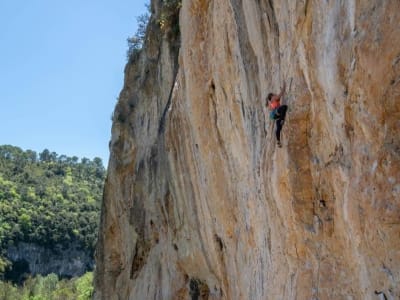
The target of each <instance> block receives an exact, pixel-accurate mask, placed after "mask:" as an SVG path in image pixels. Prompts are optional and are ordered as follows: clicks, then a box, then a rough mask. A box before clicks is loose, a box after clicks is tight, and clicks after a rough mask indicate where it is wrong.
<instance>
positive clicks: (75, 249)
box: [5, 242, 94, 282]
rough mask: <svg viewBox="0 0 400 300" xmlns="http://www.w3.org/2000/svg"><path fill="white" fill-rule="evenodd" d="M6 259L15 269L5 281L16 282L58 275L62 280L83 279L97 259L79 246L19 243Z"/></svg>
mask: <svg viewBox="0 0 400 300" xmlns="http://www.w3.org/2000/svg"><path fill="white" fill-rule="evenodd" d="M7 258H8V259H9V260H10V261H11V262H12V265H13V268H12V269H11V270H10V271H8V272H6V274H5V276H6V278H8V279H10V280H13V281H14V282H21V281H22V280H23V279H25V278H26V276H28V275H36V274H41V275H47V274H50V273H55V274H57V275H58V276H60V277H63V278H70V277H75V276H81V275H82V274H84V273H85V272H87V271H90V270H93V268H94V259H93V257H92V256H91V255H90V253H88V252H87V251H84V250H82V248H81V247H80V246H79V244H77V243H72V244H70V245H69V247H68V248H66V247H63V246H62V245H53V247H52V248H51V249H50V248H46V247H44V246H41V245H37V244H34V243H23V242H20V243H18V245H16V246H11V247H9V248H8V250H7Z"/></svg>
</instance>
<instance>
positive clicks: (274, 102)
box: [268, 97, 281, 110]
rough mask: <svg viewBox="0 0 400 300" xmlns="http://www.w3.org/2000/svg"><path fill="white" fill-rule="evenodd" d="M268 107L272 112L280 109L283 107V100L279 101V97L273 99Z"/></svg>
mask: <svg viewBox="0 0 400 300" xmlns="http://www.w3.org/2000/svg"><path fill="white" fill-rule="evenodd" d="M268 106H269V109H270V110H274V109H276V108H278V107H279V106H281V99H279V98H278V97H272V100H271V101H269V103H268Z"/></svg>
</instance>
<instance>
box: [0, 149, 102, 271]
mask: <svg viewBox="0 0 400 300" xmlns="http://www.w3.org/2000/svg"><path fill="white" fill-rule="evenodd" d="M104 179H105V168H104V166H103V163H102V160H101V159H100V158H94V159H93V160H90V159H87V158H82V159H81V160H80V159H79V158H78V157H76V156H74V157H68V156H65V155H58V154H57V153H55V152H50V151H49V150H47V149H46V150H44V151H42V152H40V153H36V152H35V151H32V150H26V151H23V150H22V149H20V148H18V147H14V146H10V145H3V146H0V273H1V272H4V269H5V268H6V267H7V264H8V262H7V260H6V257H5V253H6V249H7V248H8V247H10V246H12V245H15V244H17V243H18V242H28V243H29V242H31V243H36V244H39V245H43V246H46V247H49V248H51V247H52V246H53V245H55V244H61V245H65V246H66V247H67V246H68V244H70V243H71V242H78V243H79V244H80V245H81V246H82V249H84V250H87V251H89V252H90V253H93V251H94V246H95V243H96V237H97V228H98V220H99V211H100V203H101V197H102V191H103V184H104Z"/></svg>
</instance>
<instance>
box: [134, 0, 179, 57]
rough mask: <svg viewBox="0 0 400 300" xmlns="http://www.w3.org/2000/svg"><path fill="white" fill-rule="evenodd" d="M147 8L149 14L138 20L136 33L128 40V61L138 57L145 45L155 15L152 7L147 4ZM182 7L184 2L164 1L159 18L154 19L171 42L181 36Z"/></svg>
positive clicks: (139, 17)
mask: <svg viewBox="0 0 400 300" xmlns="http://www.w3.org/2000/svg"><path fill="white" fill-rule="evenodd" d="M146 7H147V12H146V13H144V14H142V15H140V16H138V17H137V18H136V21H137V30H136V33H135V34H134V35H133V36H131V37H128V39H127V42H128V51H127V59H128V60H129V59H130V58H132V57H135V56H136V55H138V54H139V53H140V51H141V50H142V48H143V46H144V44H145V40H146V31H147V27H148V25H149V22H151V20H152V19H151V18H150V16H151V15H154V12H153V11H152V8H151V5H150V4H147V5H146ZM181 7H182V0H163V1H162V5H161V10H160V12H159V14H158V16H154V18H153V20H154V23H155V24H156V25H157V26H158V27H159V28H160V29H161V31H162V32H163V34H165V35H166V36H167V38H168V39H169V40H175V39H176V38H177V37H178V36H179V34H180V32H179V11H180V9H181Z"/></svg>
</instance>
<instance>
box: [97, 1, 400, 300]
mask: <svg viewBox="0 0 400 300" xmlns="http://www.w3.org/2000/svg"><path fill="white" fill-rule="evenodd" d="M160 5H161V1H153V2H152V7H153V10H154V13H153V16H152V22H151V24H150V26H149V30H148V36H147V40H146V43H145V49H144V50H143V51H142V52H141V53H140V55H139V56H138V57H136V58H135V59H132V60H131V61H130V63H129V64H128V65H127V67H126V70H125V84H124V88H123V90H122V92H121V96H120V99H119V101H118V104H117V107H116V109H115V113H114V122H113V128H112V140H111V143H110V149H111V157H110V162H109V166H108V178H107V182H106V188H105V194H104V202H103V209H102V218H101V230H100V235H99V244H98V248H97V267H96V268H97V269H96V275H95V285H96V293H95V299H384V298H385V297H386V299H398V298H399V297H400V239H399V232H400V200H399V199H400V134H399V128H400V101H399V100H400V27H399V24H400V22H399V21H400V2H399V1H397V0H387V1H373V0H369V1H361V0H349V1H308V0H306V1H288V0H284V1H276V0H268V1H267V0H259V1H238V0H218V1H212V0H208V1H207V0H184V1H182V8H181V11H180V19H179V20H180V45H179V43H178V42H179V41H178V40H177V37H176V36H174V35H172V36H171V34H170V32H169V33H168V32H166V31H165V28H164V30H163V28H160V27H159V26H158V25H157V24H158V22H157V20H158V19H159V18H160V14H161V11H162V8H161V7H160ZM178 49H179V53H178ZM283 81H286V82H287V83H288V90H287V95H286V97H285V101H286V103H287V104H288V105H289V111H288V114H287V120H286V124H285V125H284V130H283V148H277V147H276V143H275V138H274V124H273V123H272V122H271V121H269V120H268V118H267V110H266V108H265V102H264V99H265V97H266V95H267V94H268V93H269V92H271V91H272V92H278V90H279V87H280V85H281V84H282V83H283Z"/></svg>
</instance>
